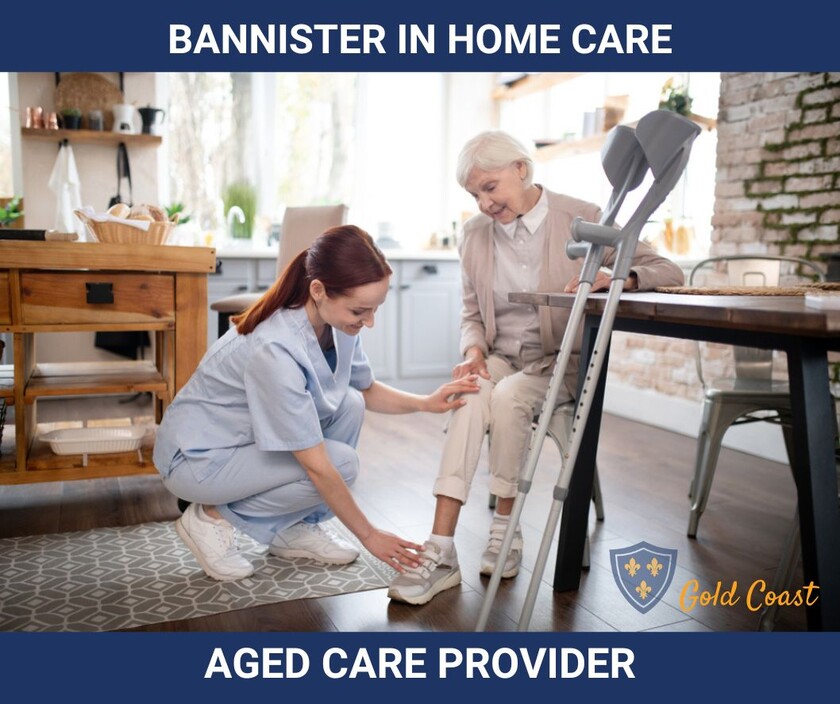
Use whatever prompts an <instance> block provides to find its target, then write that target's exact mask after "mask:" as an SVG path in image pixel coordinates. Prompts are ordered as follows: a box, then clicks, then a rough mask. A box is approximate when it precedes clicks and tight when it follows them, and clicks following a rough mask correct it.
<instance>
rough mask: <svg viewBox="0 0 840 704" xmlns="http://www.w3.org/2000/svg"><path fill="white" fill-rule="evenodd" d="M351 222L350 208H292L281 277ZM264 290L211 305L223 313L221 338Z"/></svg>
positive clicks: (280, 263) (284, 229)
mask: <svg viewBox="0 0 840 704" xmlns="http://www.w3.org/2000/svg"><path fill="white" fill-rule="evenodd" d="M346 222H347V206H346V205H343V204H342V205H312V206H291V207H288V208H286V212H285V213H284V215H283V225H282V229H281V231H280V233H281V234H280V244H279V247H278V255H277V276H280V274H282V273H283V269H285V268H286V265H288V263H289V262H290V261H291V260H292V259H294V258H295V257H296V256H297V255H298V254H300V253H301V252H302V251H303V250H304V249H306V248H307V247H308V246H309V245H310V244H311V243H312V242H313V241H314V240H315V238H316V237H318V236H319V235H320V234H321V233H323V232H324V230H327V229H329V228H330V227H335V226H336V225H343V224H344V223H346ZM262 295H263V294H262V292H261V291H250V292H248V293H238V294H236V295H233V296H226V297H225V298H221V299H219V300H218V301H213V303H211V304H210V309H211V310H215V311H217V312H218V313H219V337H221V336H222V335H224V334H225V333H226V332H227V330H228V327H230V317H231V316H232V315H237V314H238V313H242V312H243V311H245V310H247V309H248V308H250V307H251V306H252V305H253V304H254V303H256V302H257V301H258V300H259V298H260V297H261V296H262Z"/></svg>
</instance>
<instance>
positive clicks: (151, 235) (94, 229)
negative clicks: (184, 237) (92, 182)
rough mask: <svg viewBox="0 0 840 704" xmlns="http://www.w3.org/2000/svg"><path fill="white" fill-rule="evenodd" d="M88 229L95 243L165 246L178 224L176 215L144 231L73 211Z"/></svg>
mask: <svg viewBox="0 0 840 704" xmlns="http://www.w3.org/2000/svg"><path fill="white" fill-rule="evenodd" d="M73 212H75V214H76V217H77V218H79V220H81V221H82V222H83V223H84V224H85V227H86V228H87V231H88V234H90V236H91V238H92V239H93V241H95V242H103V243H107V244H165V243H166V240H167V239H168V238H169V235H170V234H172V230H174V229H175V225H177V224H178V215H177V213H176V215H175V216H173V219H172V220H171V221H169V222H151V223H149V229H148V230H143V229H141V228H140V227H134V226H133V225H129V224H126V223H121V222H114V221H110V220H109V221H105V222H98V221H96V220H93V219H91V218H90V217H88V216H87V215H85V213H83V212H82V211H81V210H75V211H73Z"/></svg>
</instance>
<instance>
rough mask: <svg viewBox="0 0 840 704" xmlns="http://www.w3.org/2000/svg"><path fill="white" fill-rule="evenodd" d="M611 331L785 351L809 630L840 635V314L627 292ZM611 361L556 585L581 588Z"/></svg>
mask: <svg viewBox="0 0 840 704" xmlns="http://www.w3.org/2000/svg"><path fill="white" fill-rule="evenodd" d="M509 298H510V300H511V301H512V302H516V303H532V304H534V305H547V306H558V307H564V308H571V306H572V302H573V301H574V296H572V295H570V294H551V293H512V294H510V296H509ZM605 302H606V294H594V295H592V296H590V300H589V301H588V302H587V306H586V317H585V321H584V331H583V344H582V347H581V370H585V369H586V366H587V365H586V364H585V363H584V360H588V359H589V358H590V356H591V352H592V347H593V345H594V342H595V336H596V334H597V330H598V326H599V324H600V316H601V314H602V313H603V310H604V304H605ZM613 330H620V331H625V332H636V333H640V334H646V335H661V336H665V337H675V338H682V339H687V340H705V341H709V342H719V343H723V344H728V345H742V346H748V347H761V348H765V349H778V350H782V351H784V352H785V353H786V354H787V361H788V374H789V382H790V395H791V408H792V412H793V418H794V427H793V436H794V446H795V448H794V451H795V461H794V465H795V466H794V467H793V474H794V480H795V482H796V487H797V496H798V506H799V520H800V526H801V535H802V563H803V569H804V573H805V584H808V583H809V582H810V581H813V582H814V584H816V585H818V586H819V587H820V591H819V594H820V598H819V600H818V601H817V602H816V604H815V605H813V606H811V607H809V608H808V613H807V618H808V628H809V630H840V509H838V503H837V474H836V467H835V454H834V438H835V433H836V431H837V420H836V416H835V410H834V402H833V399H832V397H831V393H830V390H829V373H828V361H827V357H828V352H829V351H836V350H840V311H823V310H816V309H811V308H807V307H806V306H805V301H804V297H800V296H790V297H788V296H785V297H781V296H762V297H757V296H708V295H690V294H689V295H686V294H682V295H680V294H670V293H626V294H624V295H623V296H622V298H621V301H620V302H619V305H618V312H617V315H616V320H615V324H614V326H613ZM607 367H608V359H605V360H604V363H603V367H602V372H601V377H600V379H599V383H598V387H597V390H596V394H595V397H594V398H592V399H591V407H590V415H589V418H588V422H587V424H586V427H585V429H584V435H583V438H582V444H581V449H580V453H579V456H578V460H577V464H576V467H575V471H574V475H573V477H572V481H571V485H570V487H569V497H568V499H567V501H566V503H565V504H564V509H563V513H562V518H561V524H560V536H559V544H558V550H557V564H556V568H555V574H554V588H555V590H557V591H568V590H574V589H577V588H578V585H579V583H580V570H581V562H582V558H583V548H584V541H585V539H586V528H587V518H588V513H589V499H590V497H591V496H592V482H593V476H594V471H595V456H596V452H597V445H598V433H599V429H600V425H601V412H602V406H603V394H604V386H605V381H606V372H607Z"/></svg>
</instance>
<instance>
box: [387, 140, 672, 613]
mask: <svg viewBox="0 0 840 704" xmlns="http://www.w3.org/2000/svg"><path fill="white" fill-rule="evenodd" d="M533 171H534V165H533V161H532V160H531V157H530V156H529V154H528V151H527V150H526V149H525V147H524V146H523V145H522V144H520V143H519V142H518V141H517V140H515V139H514V138H513V137H511V136H510V135H508V134H506V133H504V132H499V131H491V132H484V133H482V134H479V135H477V136H476V137H474V138H473V139H471V140H470V141H469V142H467V144H466V145H465V146H464V148H463V149H462V151H461V154H460V157H459V159H458V165H457V173H456V176H457V179H458V183H459V184H460V185H461V186H462V187H463V188H465V189H466V190H467V192H468V193H469V194H470V195H471V196H472V197H473V198H475V201H476V204H477V205H478V209H479V210H480V211H481V212H480V214H478V215H475V216H474V217H473V218H471V219H470V220H469V221H467V222H466V223H465V225H464V230H463V236H462V238H461V241H460V255H461V270H462V281H463V297H464V305H463V312H462V319H461V353H462V354H463V357H464V361H463V362H461V363H460V364H458V365H457V366H456V367H455V369H454V370H453V372H452V377H453V379H461V378H463V377H465V376H468V375H473V374H477V375H478V376H479V384H480V390H479V393H478V394H472V395H470V396H467V397H466V400H467V403H466V404H465V405H464V406H462V407H460V408H457V409H455V410H454V411H453V413H452V415H451V417H450V421H449V427H448V431H447V434H446V440H445V444H444V448H443V454H442V458H441V463H440V469H439V471H438V477H437V480H436V481H435V484H434V494H435V496H436V498H437V504H436V509H435V516H434V523H433V525H432V531H431V535H430V537H429V539H428V540H427V541H426V543H425V548H426V549H425V551H423V552H422V553H421V564H420V565H419V566H418V567H416V568H409V569H407V570H406V571H405V572H404V573H403V574H400V575H397V576H396V577H395V578H394V580H393V581H392V583H391V586H390V589H389V596H390V597H391V598H392V599H395V600H398V601H403V602H407V603H409V604H425V603H426V602H428V601H429V600H430V599H432V597H434V596H435V595H436V594H438V593H439V592H441V591H443V590H445V589H449V588H450V587H454V586H456V585H457V584H459V583H460V581H461V573H460V569H459V567H458V557H457V554H456V551H455V545H454V535H455V528H456V526H457V523H458V517H459V514H460V511H461V506H462V505H463V504H464V503H465V502H466V500H467V496H468V494H469V491H470V486H471V484H472V480H473V476H474V474H475V471H476V466H477V463H478V458H479V454H480V451H481V446H482V443H483V441H484V437H485V435H487V434H488V432H489V443H490V444H489V458H490V491H491V492H492V493H493V494H495V495H496V496H497V497H498V500H497V504H496V510H495V513H494V515H493V518H492V522H491V526H490V537H489V540H488V543H487V548H486V550H485V551H484V553H483V555H482V556H481V574H485V575H491V574H492V573H493V571H494V569H495V566H496V560H497V558H498V555H499V548H500V547H501V542H502V539H503V537H504V534H505V531H506V529H507V524H508V520H509V516H510V512H511V509H512V507H513V501H514V498H515V496H516V491H517V480H518V477H519V473H520V470H521V468H522V466H523V465H524V462H525V460H526V458H527V450H528V445H529V440H530V437H531V425H532V421H533V418H534V414H535V413H538V412H539V411H540V409H541V408H542V403H543V400H544V398H545V394H546V391H547V389H548V385H549V382H550V377H551V372H552V368H553V365H554V359H555V356H556V352H557V349H558V348H559V346H560V342H561V340H562V338H563V333H564V331H565V328H566V325H567V323H568V319H569V311H568V310H566V309H562V308H551V309H549V308H545V307H543V308H539V309H536V308H535V307H533V306H530V305H520V304H516V303H510V302H509V301H508V292H510V291H535V290H540V291H566V292H574V291H575V290H576V289H577V285H578V275H579V273H580V267H581V261H573V260H571V259H569V258H568V257H567V256H566V242H568V241H569V239H570V237H571V231H570V227H571V224H572V221H573V220H574V218H575V217H578V216H580V217H581V218H583V219H584V220H586V221H589V222H597V221H598V219H599V217H600V215H601V212H600V209H599V208H598V206H596V205H593V204H592V203H587V202H585V201H582V200H578V199H576V198H571V197H569V196H565V195H560V194H558V193H552V192H551V191H549V190H548V189H547V188H545V187H544V186H541V185H539V184H536V183H534V182H533V180H532V179H533ZM612 256H613V254H612V253H611V255H610V257H608V259H607V261H606V263H607V264H608V265H609V263H610V261H611V258H612ZM609 281H610V275H609V274H608V273H600V274H599V275H598V278H597V280H596V281H595V283H594V285H593V287H592V290H593V291H598V290H604V289H606V288H608V287H609ZM682 282H683V273H682V271H681V270H680V269H679V267H677V266H676V265H675V264H673V263H672V262H670V261H668V260H667V259H664V258H663V257H660V256H659V255H657V254H656V253H655V252H654V251H653V250H652V249H651V248H650V247H649V246H647V245H646V244H644V243H641V242H640V243H639V245H638V247H637V249H636V256H635V258H634V260H633V266H632V270H631V273H630V276H629V277H628V279H627V281H626V283H625V289H626V290H628V291H632V290H650V289H653V288H655V287H657V286H670V285H679V284H681V283H682ZM579 344H580V337H578V341H577V344H576V347H575V350H574V351H573V353H572V358H571V360H570V362H569V366H568V370H567V372H566V378H565V380H564V387H565V389H564V390H563V391H561V393H560V396H559V397H558V403H559V404H560V403H564V402H567V401H571V400H572V399H573V394H574V393H575V390H576V385H577V374H578V363H579ZM522 549H523V543H522V535H521V531H520V530H519V528H518V527H517V530H516V533H515V539H514V542H513V545H512V549H511V551H510V554H509V555H508V557H507V559H506V562H505V565H504V571H503V573H502V576H503V577H506V578H508V577H513V576H515V575H516V574H517V573H518V571H519V565H520V562H521V559H522Z"/></svg>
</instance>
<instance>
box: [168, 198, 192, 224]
mask: <svg viewBox="0 0 840 704" xmlns="http://www.w3.org/2000/svg"><path fill="white" fill-rule="evenodd" d="M165 210H166V216H167V217H168V218H169V219H170V220H172V219H173V218H174V217H175V216H176V215H177V216H178V224H179V225H186V224H187V223H188V222H189V221H190V218H191V217H192V216H191V215H187V214H185V213H184V204H183V203H173V204H172V205H167V206H166V207H165Z"/></svg>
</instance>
